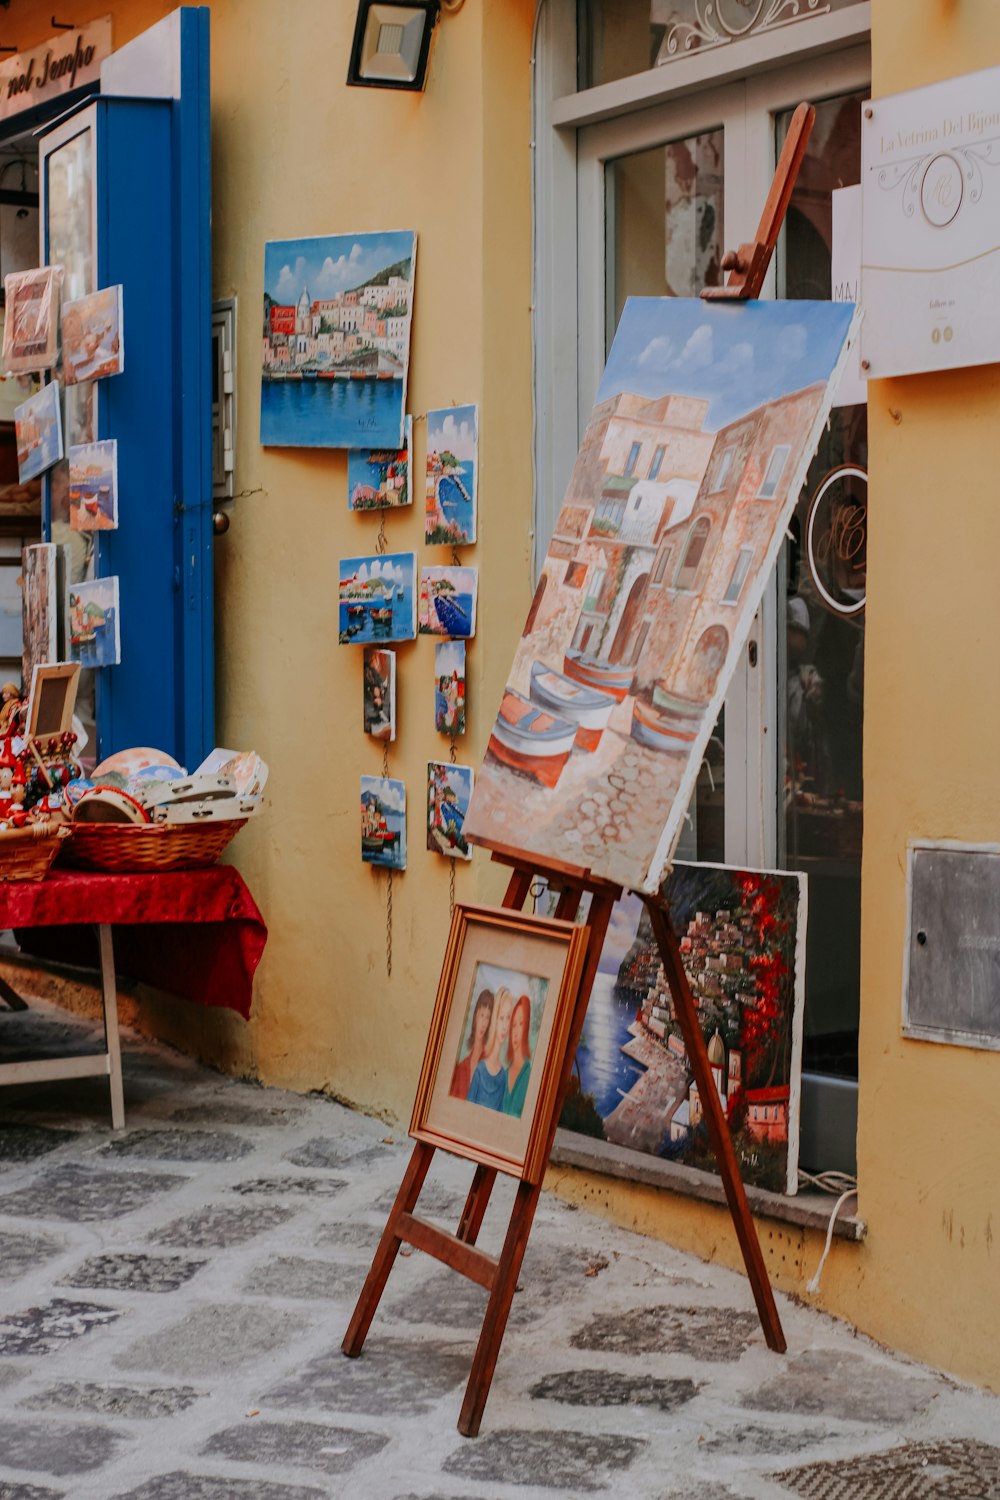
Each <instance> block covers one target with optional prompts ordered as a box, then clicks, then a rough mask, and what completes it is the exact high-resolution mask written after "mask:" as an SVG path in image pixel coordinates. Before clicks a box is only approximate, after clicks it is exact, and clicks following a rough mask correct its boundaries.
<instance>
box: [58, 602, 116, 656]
mask: <svg viewBox="0 0 1000 1500" xmlns="http://www.w3.org/2000/svg"><path fill="white" fill-rule="evenodd" d="M67 654H68V656H69V659H70V661H78V662H79V663H80V665H81V667H114V666H117V664H118V661H119V656H118V627H117V624H116V621H115V611H114V610H113V609H109V610H107V611H106V613H105V616H104V623H103V625H98V626H97V627H96V628H95V630H94V632H93V634H92V635H91V636H89V637H88V638H87V640H85V641H78V642H75V643H72V644H71V645H70V648H69V651H68V653H67Z"/></svg>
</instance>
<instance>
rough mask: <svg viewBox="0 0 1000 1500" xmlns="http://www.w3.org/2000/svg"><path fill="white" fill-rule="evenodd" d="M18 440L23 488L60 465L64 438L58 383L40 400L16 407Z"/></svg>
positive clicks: (46, 387) (47, 388) (43, 390)
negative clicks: (47, 470)
mask: <svg viewBox="0 0 1000 1500" xmlns="http://www.w3.org/2000/svg"><path fill="white" fill-rule="evenodd" d="M14 436H15V440H16V442H17V477H18V480H19V481H20V483H21V484H24V483H25V482H26V481H27V480H29V479H36V478H37V477H38V475H39V474H44V472H45V470H46V469H51V467H52V465H53V464H57V463H58V462H59V460H60V459H61V458H62V456H63V435H62V412H61V409H60V405H59V382H58V380H52V381H50V382H49V384H48V385H43V386H42V388H41V390H40V391H39V392H38V394H37V395H36V396H29V397H28V400H27V401H23V402H22V403H21V405H20V406H15V408H14Z"/></svg>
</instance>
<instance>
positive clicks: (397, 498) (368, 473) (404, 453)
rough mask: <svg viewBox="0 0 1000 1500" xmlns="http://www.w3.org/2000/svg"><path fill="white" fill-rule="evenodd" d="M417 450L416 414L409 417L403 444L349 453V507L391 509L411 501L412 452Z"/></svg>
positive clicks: (354, 450)
mask: <svg viewBox="0 0 1000 1500" xmlns="http://www.w3.org/2000/svg"><path fill="white" fill-rule="evenodd" d="M412 451H413V418H412V417H407V418H406V435H405V440H404V443H403V446H402V448H399V447H392V448H357V449H355V448H352V449H351V450H350V451H349V452H348V455H347V507H348V509H349V510H391V509H392V508H393V507H394V506H397V505H409V504H410V502H411V501H412V499H413V492H412V490H411V489H410V455H411V453H412Z"/></svg>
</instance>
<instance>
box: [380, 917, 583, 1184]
mask: <svg viewBox="0 0 1000 1500" xmlns="http://www.w3.org/2000/svg"><path fill="white" fill-rule="evenodd" d="M588 940H589V934H588V932H587V929H586V928H583V927H578V926H576V925H575V924H574V923H572V922H563V921H559V920H556V919H555V918H548V917H536V916H532V915H529V914H528V913H525V912H521V911H515V910H512V909H511V908H509V907H491V906H473V905H469V904H466V903H459V904H458V905H456V907H455V912H454V916H453V917H452V923H451V931H450V933H449V935H448V944H447V948H446V950H445V958H444V966H443V968H442V970H441V980H440V983H439V984H438V992H437V999H436V1001H435V1004H434V1014H433V1016H432V1018H431V1027H430V1033H429V1035H428V1038H427V1049H426V1051H425V1053H424V1061H423V1067H422V1068H421V1070H420V1081H419V1083H418V1085H417V1097H416V1100H415V1102H414V1106H413V1118H412V1120H411V1123H410V1135H411V1136H413V1138H414V1139H415V1140H421V1141H426V1142H427V1143H428V1144H430V1145H433V1146H440V1147H441V1148H443V1149H444V1150H446V1151H450V1152H452V1153H453V1154H455V1155H457V1156H464V1157H467V1158H468V1159H469V1160H470V1161H475V1162H479V1163H480V1164H481V1165H483V1166H486V1167H493V1168H495V1169H496V1170H498V1171H501V1172H506V1173H507V1174H508V1175H510V1176H512V1177H517V1178H520V1179H521V1180H522V1181H524V1182H530V1183H537V1182H540V1181H541V1178H542V1174H543V1173H544V1171H545V1165H546V1159H547V1156H548V1148H549V1139H550V1135H551V1127H552V1121H553V1115H554V1113H555V1111H556V1109H557V1107H558V1104H559V1099H558V1094H559V1084H560V1078H561V1075H562V1065H563V1061H564V1054H565V1049H566V1042H567V1038H568V1035H569V1029H570V1023H571V1021H572V1019H573V1008H574V1005H575V1002H576V996H577V990H578V987H579V982H580V975H581V972H582V970H583V965H584V961H585V959H586V955H587V945H588Z"/></svg>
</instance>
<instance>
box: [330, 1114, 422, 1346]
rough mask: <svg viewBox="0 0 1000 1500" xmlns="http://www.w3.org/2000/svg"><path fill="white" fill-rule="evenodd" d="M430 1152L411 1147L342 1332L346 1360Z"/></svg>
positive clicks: (369, 1314) (359, 1341)
mask: <svg viewBox="0 0 1000 1500" xmlns="http://www.w3.org/2000/svg"><path fill="white" fill-rule="evenodd" d="M433 1155H434V1147H433V1146H428V1145H426V1144H425V1143H424V1142H423V1141H418V1142H417V1144H416V1145H415V1146H414V1148H413V1155H412V1156H411V1157H410V1163H409V1166H408V1167H407V1169H406V1171H405V1173H404V1174H403V1180H402V1182H401V1183H400V1185H399V1192H398V1193H397V1194H396V1201H395V1203H394V1204H393V1205H392V1211H391V1212H390V1214H389V1217H388V1219H387V1220H386V1225H385V1228H384V1229H383V1231H382V1238H381V1239H380V1240H379V1244H378V1249H377V1250H376V1251H375V1258H374V1259H373V1261H372V1266H371V1270H370V1271H369V1272H368V1276H367V1278H366V1279H365V1284H364V1286H363V1287H362V1288H361V1296H360V1297H359V1298H358V1305H357V1307H356V1308H355V1309H354V1316H353V1317H352V1319H351V1321H350V1323H349V1325H348V1328H347V1332H346V1333H345V1334H344V1342H343V1343H342V1344H341V1346H340V1347H341V1348H342V1349H343V1351H344V1353H345V1354H346V1355H347V1356H348V1358H350V1359H356V1358H357V1356H358V1355H359V1354H360V1353H361V1350H362V1348H363V1347H364V1342H365V1338H366V1337H367V1335H368V1330H369V1328H370V1327H371V1323H372V1318H374V1316H375V1311H376V1309H377V1307H378V1305H379V1301H380V1299H381V1297H382V1293H383V1292H384V1290H385V1284H386V1282H387V1281H388V1280H389V1272H390V1271H391V1270H392V1267H393V1262H394V1261H395V1259H396V1255H397V1254H398V1251H399V1247H400V1244H401V1243H402V1242H401V1240H400V1238H399V1235H398V1234H397V1233H396V1225H397V1224H398V1223H399V1217H400V1214H409V1213H412V1212H413V1210H414V1208H415V1207H416V1203H417V1199H418V1198H419V1197H420V1189H421V1188H422V1187H423V1185H424V1178H425V1177H426V1176H427V1171H428V1168H429V1167H430V1164H431V1159H432V1157H433Z"/></svg>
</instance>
